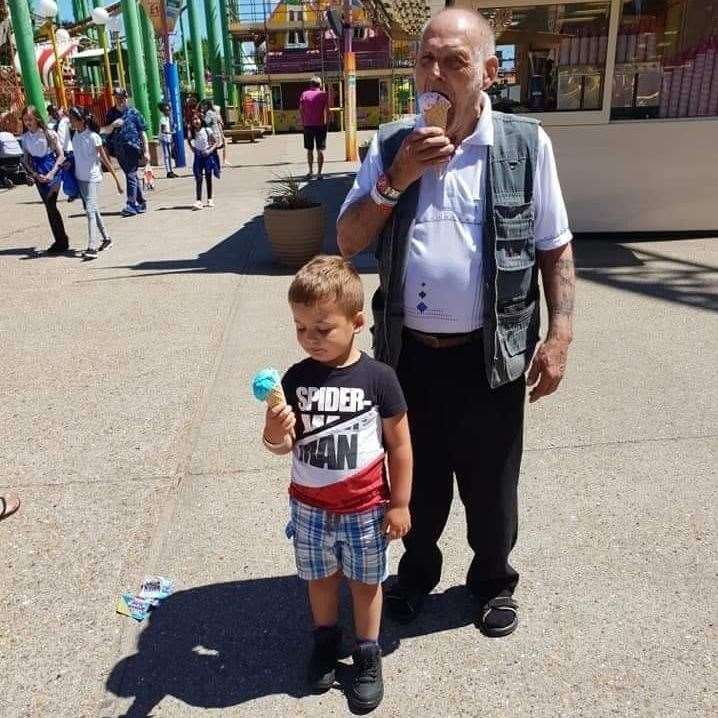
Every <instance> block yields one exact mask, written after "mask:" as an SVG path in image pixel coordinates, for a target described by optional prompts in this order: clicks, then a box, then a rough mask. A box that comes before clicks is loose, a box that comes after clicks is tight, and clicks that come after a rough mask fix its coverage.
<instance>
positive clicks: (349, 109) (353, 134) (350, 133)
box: [343, 0, 359, 162]
mask: <svg viewBox="0 0 718 718" xmlns="http://www.w3.org/2000/svg"><path fill="white" fill-rule="evenodd" d="M353 35H354V29H353V28H352V2H351V0H344V63H343V64H344V67H343V71H344V73H343V74H344V145H345V149H346V157H345V158H346V161H347V162H355V161H356V160H358V159H359V154H358V152H357V107H356V97H357V95H356V89H357V73H356V55H354V53H353V52H352V37H353Z"/></svg>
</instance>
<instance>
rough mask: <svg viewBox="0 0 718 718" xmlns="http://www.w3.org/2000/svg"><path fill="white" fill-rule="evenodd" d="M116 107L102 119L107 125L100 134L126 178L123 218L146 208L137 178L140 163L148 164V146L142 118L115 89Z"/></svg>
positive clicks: (124, 95)
mask: <svg viewBox="0 0 718 718" xmlns="http://www.w3.org/2000/svg"><path fill="white" fill-rule="evenodd" d="M114 96H115V106H114V107H111V108H110V110H109V111H108V113H107V117H106V118H105V124H106V126H105V127H103V128H102V130H101V132H102V134H109V135H110V139H109V143H110V146H111V148H112V152H113V154H114V155H115V157H117V161H118V162H119V163H120V167H121V168H122V171H123V172H124V173H125V178H126V179H127V185H126V187H127V205H126V206H125V208H124V209H123V210H122V216H123V217H133V216H134V215H137V214H142V213H143V212H144V211H146V209H147V201H146V199H145V198H144V196H143V195H142V187H141V185H140V180H139V178H138V176H137V168H138V167H139V166H140V160H141V159H143V158H144V164H148V163H149V161H150V144H149V140H148V139H147V126H146V124H145V120H144V118H143V117H142V115H141V114H140V113H139V112H138V111H137V110H136V109H135V108H134V107H130V105H129V103H128V102H127V90H125V89H123V88H116V89H115V91H114Z"/></svg>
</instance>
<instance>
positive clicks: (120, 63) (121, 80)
mask: <svg viewBox="0 0 718 718" xmlns="http://www.w3.org/2000/svg"><path fill="white" fill-rule="evenodd" d="M115 38H116V40H117V75H118V77H117V83H118V84H119V86H120V87H121V88H122V89H123V90H124V89H126V84H125V60H124V57H123V56H122V38H121V37H120V33H119V32H116V33H115Z"/></svg>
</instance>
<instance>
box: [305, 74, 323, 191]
mask: <svg viewBox="0 0 718 718" xmlns="http://www.w3.org/2000/svg"><path fill="white" fill-rule="evenodd" d="M309 84H310V85H311V87H310V88H309V89H308V90H305V91H304V92H303V93H302V96H301V97H300V98H299V116H300V118H301V121H302V127H303V128H304V149H305V150H306V151H307V165H308V167H309V172H308V173H307V179H308V180H310V179H312V177H313V176H314V147H315V146H316V148H317V179H322V170H323V169H324V150H325V149H326V147H327V126H328V124H329V100H328V98H327V93H326V92H325V91H324V90H322V81H321V79H320V78H319V77H313V78H312V79H311V80H310V81H309Z"/></svg>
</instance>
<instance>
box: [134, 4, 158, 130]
mask: <svg viewBox="0 0 718 718" xmlns="http://www.w3.org/2000/svg"><path fill="white" fill-rule="evenodd" d="M138 12H139V16H140V28H141V30H142V46H143V47H144V51H145V53H144V54H145V68H146V70H147V90H148V93H149V103H150V115H149V117H148V118H147V123H148V125H149V129H150V134H151V135H152V137H154V136H155V135H156V134H157V133H158V132H159V129H160V110H159V104H160V100H161V99H162V82H161V80H160V65H159V60H158V59H157V43H156V42H155V29H154V27H153V26H152V21H151V20H150V19H149V17H147V13H146V12H145V8H144V7H140V8H138Z"/></svg>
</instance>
